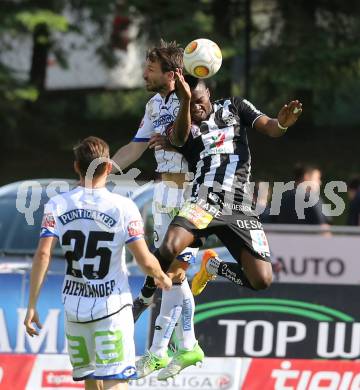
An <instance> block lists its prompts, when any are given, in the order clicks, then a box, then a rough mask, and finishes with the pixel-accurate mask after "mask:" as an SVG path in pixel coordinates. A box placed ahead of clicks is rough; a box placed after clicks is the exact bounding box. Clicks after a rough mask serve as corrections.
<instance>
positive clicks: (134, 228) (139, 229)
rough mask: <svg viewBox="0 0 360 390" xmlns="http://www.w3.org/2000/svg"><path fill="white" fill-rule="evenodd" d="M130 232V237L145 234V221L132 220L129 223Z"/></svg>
mask: <svg viewBox="0 0 360 390" xmlns="http://www.w3.org/2000/svg"><path fill="white" fill-rule="evenodd" d="M127 229H128V233H129V236H130V237H135V236H140V235H143V234H144V224H143V221H140V220H137V221H131V222H130V223H129V225H128V228H127Z"/></svg>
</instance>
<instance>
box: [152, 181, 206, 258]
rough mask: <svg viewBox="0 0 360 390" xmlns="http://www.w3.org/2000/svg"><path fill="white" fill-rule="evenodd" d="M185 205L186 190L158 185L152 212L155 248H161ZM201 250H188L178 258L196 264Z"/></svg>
mask: <svg viewBox="0 0 360 390" xmlns="http://www.w3.org/2000/svg"><path fill="white" fill-rule="evenodd" d="M183 204H184V190H182V189H178V188H174V187H169V186H167V185H166V184H165V183H164V182H160V183H157V184H156V186H155V190H154V201H153V203H152V212H153V216H154V246H155V247H156V248H159V247H160V245H161V243H162V242H163V240H164V237H165V234H166V232H167V229H168V227H169V225H170V222H171V221H172V220H173V219H174V217H175V216H176V215H177V214H178V213H179V210H180V208H181V207H182V205H183ZM198 251H199V248H186V249H184V250H183V251H182V252H181V253H180V255H179V256H178V257H177V259H178V260H180V261H184V262H186V263H189V264H192V263H195V258H196V255H197V253H198Z"/></svg>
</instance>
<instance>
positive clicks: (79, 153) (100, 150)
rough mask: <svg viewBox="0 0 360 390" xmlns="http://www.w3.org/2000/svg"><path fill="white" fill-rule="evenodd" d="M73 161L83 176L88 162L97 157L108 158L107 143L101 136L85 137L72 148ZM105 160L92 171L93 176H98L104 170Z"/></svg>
mask: <svg viewBox="0 0 360 390" xmlns="http://www.w3.org/2000/svg"><path fill="white" fill-rule="evenodd" d="M73 151H74V156H75V161H76V162H77V163H78V165H79V170H80V174H81V176H82V177H85V175H86V172H87V170H88V168H89V166H90V164H91V163H92V162H93V161H94V160H95V159H97V158H101V157H103V158H110V152H109V145H108V144H107V143H106V142H105V141H104V140H103V139H101V138H98V137H94V136H91V137H87V138H85V139H83V140H82V141H80V142H79V143H78V144H77V145H75V146H74V148H73ZM105 169H106V162H102V163H100V164H99V165H98V166H97V167H96V169H95V172H94V176H95V177H96V176H100V175H102V174H103V173H104V172H105Z"/></svg>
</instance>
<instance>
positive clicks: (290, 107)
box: [254, 100, 302, 137]
mask: <svg viewBox="0 0 360 390" xmlns="http://www.w3.org/2000/svg"><path fill="white" fill-rule="evenodd" d="M301 113H302V104H301V103H300V102H299V100H293V101H291V102H290V103H288V104H285V105H284V106H283V107H282V108H281V110H280V111H279V113H278V116H277V118H269V117H268V116H266V115H262V116H260V117H259V118H258V119H257V120H256V121H255V124H254V127H255V129H256V130H258V131H259V132H261V133H263V134H266V135H268V136H270V137H281V136H282V135H284V134H285V132H286V130H287V128H288V127H290V126H292V125H293V124H295V122H296V121H297V120H298V118H299V116H300V115H301Z"/></svg>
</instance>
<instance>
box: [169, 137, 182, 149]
mask: <svg viewBox="0 0 360 390" xmlns="http://www.w3.org/2000/svg"><path fill="white" fill-rule="evenodd" d="M170 142H171V144H172V145H173V146H176V147H178V148H181V147H182V146H184V144H185V142H186V137H185V136H181V135H175V134H174V135H173V136H172V137H171V141H170Z"/></svg>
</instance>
